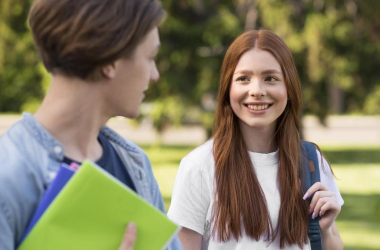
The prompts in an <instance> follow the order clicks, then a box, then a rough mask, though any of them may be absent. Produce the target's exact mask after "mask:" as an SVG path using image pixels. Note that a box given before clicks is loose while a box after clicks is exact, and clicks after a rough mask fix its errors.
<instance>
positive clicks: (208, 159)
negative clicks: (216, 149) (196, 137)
mask: <svg viewBox="0 0 380 250" xmlns="http://www.w3.org/2000/svg"><path fill="white" fill-rule="evenodd" d="M213 145H214V141H213V140H212V139H211V140H208V141H206V142H205V143H203V144H202V145H200V146H199V147H197V148H195V149H194V150H193V151H191V152H190V153H188V154H187V155H186V156H185V157H184V158H183V159H182V161H181V165H184V164H188V163H193V164H195V165H197V166H198V167H200V168H204V167H208V166H210V165H212V164H214V157H213Z"/></svg>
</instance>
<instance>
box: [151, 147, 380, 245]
mask: <svg viewBox="0 0 380 250" xmlns="http://www.w3.org/2000/svg"><path fill="white" fill-rule="evenodd" d="M194 147H195V146H163V147H160V148H159V147H150V146H143V148H144V150H145V152H146V153H147V154H148V156H149V158H150V160H151V162H152V165H153V171H154V174H155V176H156V179H157V181H158V184H159V186H160V189H161V192H162V194H163V196H164V202H165V207H166V209H168V207H169V206H170V199H171V193H172V189H173V185H174V179H175V176H176V174H177V169H178V165H179V162H180V160H181V159H182V158H183V157H184V156H185V155H186V154H187V153H189V152H190V151H191V150H193V149H194ZM322 150H323V152H324V154H325V155H326V157H327V158H328V159H329V161H330V163H331V164H332V167H333V170H334V173H335V175H336V177H337V180H336V181H337V184H338V186H339V190H340V192H341V194H342V196H343V199H344V201H345V204H344V205H343V207H342V211H341V213H340V214H339V216H338V218H337V225H338V228H339V231H340V234H341V237H342V239H343V242H344V244H345V249H348V250H353V249H355V250H356V249H363V250H374V249H380V148H379V147H366V148H359V147H349V146H342V147H322Z"/></svg>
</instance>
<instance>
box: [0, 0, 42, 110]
mask: <svg viewBox="0 0 380 250" xmlns="http://www.w3.org/2000/svg"><path fill="white" fill-rule="evenodd" d="M30 4H31V1H30V0H1V1H0V112H20V110H21V108H22V107H28V103H35V102H39V101H40V100H41V98H42V96H43V93H44V91H43V88H41V80H42V72H41V66H40V64H39V62H38V57H37V54H36V52H35V48H34V44H33V39H32V36H31V34H30V32H29V31H28V28H27V24H26V20H27V16H28V10H29V7H30Z"/></svg>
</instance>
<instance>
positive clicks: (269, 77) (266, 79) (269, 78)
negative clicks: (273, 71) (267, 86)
mask: <svg viewBox="0 0 380 250" xmlns="http://www.w3.org/2000/svg"><path fill="white" fill-rule="evenodd" d="M265 81H267V82H275V81H278V79H277V78H275V77H272V76H268V77H266V78H265Z"/></svg>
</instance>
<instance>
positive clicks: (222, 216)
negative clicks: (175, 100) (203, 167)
mask: <svg viewBox="0 0 380 250" xmlns="http://www.w3.org/2000/svg"><path fill="white" fill-rule="evenodd" d="M253 48H257V49H259V50H264V51H267V52H269V53H271V54H272V55H273V56H274V57H275V58H276V59H277V61H278V62H279V64H280V66H281V69H282V72H283V76H284V79H285V85H286V89H287V93H288V98H289V101H288V103H287V105H286V108H285V110H284V112H283V113H282V114H281V115H280V117H279V118H278V119H277V125H276V126H277V127H276V134H275V136H274V140H275V141H276V143H277V145H278V148H279V170H278V177H277V178H278V181H279V184H280V186H279V189H280V196H281V206H280V212H279V217H278V224H277V227H276V228H273V226H272V222H271V220H270V216H269V212H268V207H267V204H266V199H265V195H264V193H263V190H262V189H261V187H260V184H259V181H258V179H257V176H256V173H255V170H254V168H253V165H252V162H251V160H250V157H249V154H248V150H247V147H246V145H245V142H244V138H243V136H242V134H241V131H240V127H239V118H238V117H237V116H236V115H235V114H234V112H233V110H232V107H231V104H230V98H229V94H230V87H231V82H232V76H233V73H234V71H235V68H236V65H237V63H238V61H239V59H240V57H241V56H242V55H243V54H244V53H245V52H247V51H248V50H251V49H253ZM301 106H302V94H301V84H300V80H299V77H298V73H297V69H296V67H295V64H294V61H293V57H292V54H291V52H290V50H289V48H288V47H287V46H286V44H285V43H284V42H283V41H282V40H281V39H280V38H279V37H278V36H277V35H276V34H274V33H273V32H271V31H268V30H251V31H247V32H245V33H243V34H242V35H240V36H239V37H238V38H237V39H236V40H235V41H234V42H233V43H232V44H231V46H230V47H229V49H228V50H227V52H226V55H225V57H224V60H223V65H222V71H221V78H220V85H219V93H218V105H217V108H216V114H215V119H214V131H213V132H214V133H213V134H214V136H213V138H214V146H213V154H214V158H215V181H216V190H215V193H214V196H215V201H216V202H215V204H214V207H213V220H214V222H215V223H214V227H213V230H212V233H213V236H214V237H215V235H217V237H218V239H219V241H222V242H225V241H228V240H229V239H230V238H231V236H233V237H234V238H235V239H236V240H238V239H239V238H240V237H241V236H242V232H243V229H242V226H244V230H245V233H246V235H247V236H249V237H250V238H252V239H255V240H256V241H257V240H259V238H260V237H261V235H265V239H266V240H267V241H273V240H274V239H275V237H276V236H277V235H278V234H280V247H281V248H283V247H284V246H285V245H286V244H289V245H291V244H297V245H298V246H300V247H302V245H303V244H305V243H306V242H307V239H308V235H307V224H308V216H307V214H308V213H307V210H308V204H307V202H306V201H304V200H303V199H302V196H303V192H304V191H305V190H303V185H302V184H301V181H302V179H303V178H301V176H302V175H303V171H302V168H301V164H300V163H301V161H302V159H301V157H302V154H301V148H300V138H299V130H300V114H301ZM300 180H301V181H300Z"/></svg>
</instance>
